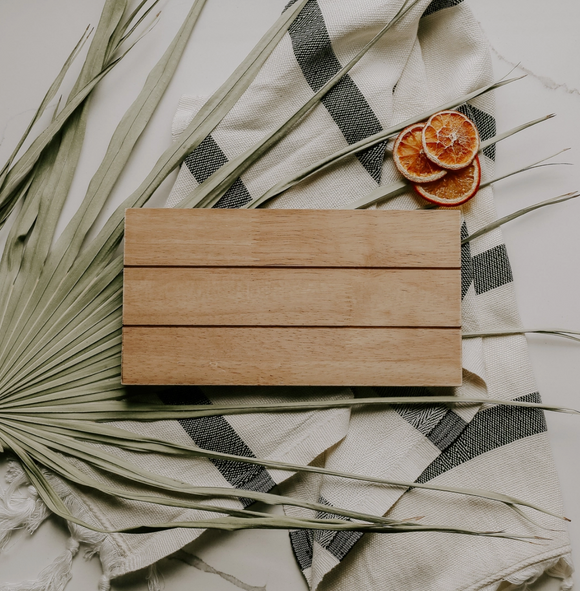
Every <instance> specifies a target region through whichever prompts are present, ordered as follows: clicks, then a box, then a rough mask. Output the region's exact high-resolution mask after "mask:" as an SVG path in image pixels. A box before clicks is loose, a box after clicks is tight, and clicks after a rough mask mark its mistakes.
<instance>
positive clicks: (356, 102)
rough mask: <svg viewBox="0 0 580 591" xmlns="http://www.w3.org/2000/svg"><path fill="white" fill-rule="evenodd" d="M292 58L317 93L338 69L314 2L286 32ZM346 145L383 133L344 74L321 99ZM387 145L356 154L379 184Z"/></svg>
mask: <svg viewBox="0 0 580 591" xmlns="http://www.w3.org/2000/svg"><path fill="white" fill-rule="evenodd" d="M288 33H289V34H290V39H291V40H292V47H293V49H294V55H295V57H296V60H297V62H298V64H299V65H300V68H301V70H302V73H303V75H304V78H305V79H306V81H307V82H308V85H309V86H310V88H312V90H313V91H314V92H317V91H318V90H320V88H322V87H323V86H324V84H325V83H326V82H328V80H330V79H331V78H332V77H333V76H334V75H335V74H336V73H337V72H339V71H340V69H341V64H340V62H339V61H338V58H337V57H336V54H335V53H334V50H333V49H332V44H331V40H330V36H329V34H328V30H327V29H326V24H325V22H324V17H323V15H322V11H321V10H320V7H319V5H318V2H317V1H316V0H310V1H309V2H307V3H306V5H305V6H304V8H303V9H302V11H301V12H300V14H299V15H298V17H297V18H296V19H295V20H294V22H293V23H292V24H291V25H290V28H289V29H288ZM321 102H322V104H323V105H324V106H325V107H326V110H327V111H328V112H329V114H330V116H331V117H332V118H333V120H334V122H335V123H336V125H337V126H338V128H339V129H340V131H341V132H342V134H343V136H344V138H345V139H346V141H347V142H348V143H349V144H354V143H356V142H358V141H360V140H362V139H364V138H366V137H368V136H369V135H373V134H375V133H378V132H380V131H382V126H381V124H380V122H379V120H378V118H377V116H376V115H375V113H374V112H373V110H372V109H371V107H370V106H369V104H368V103H367V101H366V99H365V97H364V96H363V94H362V93H361V91H360V90H359V88H358V87H357V86H356V84H355V83H354V82H353V80H352V78H351V77H350V76H349V75H348V74H346V75H345V76H343V78H342V79H341V80H340V82H338V84H337V85H336V86H335V87H334V88H332V89H331V90H330V91H329V92H328V93H327V94H326V95H325V96H324V97H323V98H322V100H321ZM385 147H386V142H383V143H381V144H378V145H376V146H373V147H372V148H369V149H368V150H366V151H364V152H361V153H359V154H358V155H357V157H358V159H359V161H360V163H361V164H362V165H363V166H364V167H365V169H366V170H367V172H368V173H369V174H370V175H371V177H372V178H373V179H374V180H375V181H376V182H377V183H379V182H380V180H381V172H382V167H383V159H384V154H385Z"/></svg>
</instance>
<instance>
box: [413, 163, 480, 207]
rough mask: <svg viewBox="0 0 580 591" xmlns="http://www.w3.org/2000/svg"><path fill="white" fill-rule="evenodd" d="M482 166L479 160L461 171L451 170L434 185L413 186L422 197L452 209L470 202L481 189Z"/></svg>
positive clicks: (433, 183)
mask: <svg viewBox="0 0 580 591" xmlns="http://www.w3.org/2000/svg"><path fill="white" fill-rule="evenodd" d="M480 181H481V166H480V165H479V158H478V157H477V156H476V157H475V160H474V161H473V162H472V163H471V164H470V165H469V166H466V167H465V168H462V169H461V170H450V171H449V172H448V173H447V174H446V175H445V176H444V177H443V178H442V179H439V180H437V181H433V182H432V183H421V184H418V185H413V187H414V188H415V191H417V193H419V195H421V197H423V198H425V199H427V201H431V203H436V204H437V205H442V206H443V207H452V206H454V205H461V204H462V203H465V202H466V201H469V199H471V198H472V197H473V196H474V195H475V194H476V193H477V189H479V183H480Z"/></svg>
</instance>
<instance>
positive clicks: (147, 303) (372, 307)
mask: <svg viewBox="0 0 580 591" xmlns="http://www.w3.org/2000/svg"><path fill="white" fill-rule="evenodd" d="M460 293H461V276H460V272H459V271H458V270H446V269H358V268H357V269H353V268H349V269H308V268H304V269H295V268H294V269H280V268H263V269H260V268H251V267H250V268H229V269H226V268H215V269H207V268H183V267H181V268H146V267H142V268H126V269H125V281H124V316H123V322H124V324H126V325H165V326H187V325H190V326H195V325H208V326H214V325H217V326H268V325H270V326H409V327H411V326H418V327H421V326H424V327H427V326H435V327H436V326H450V327H451V326H455V327H459V326H460V325H461V316H460V306H459V304H460V301H459V299H460Z"/></svg>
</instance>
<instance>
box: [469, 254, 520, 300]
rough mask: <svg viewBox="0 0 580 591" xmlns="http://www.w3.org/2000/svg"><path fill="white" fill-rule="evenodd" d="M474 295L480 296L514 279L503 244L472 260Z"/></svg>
mask: <svg viewBox="0 0 580 591" xmlns="http://www.w3.org/2000/svg"><path fill="white" fill-rule="evenodd" d="M472 265H473V283H474V287H475V293H476V294H477V295H480V294H482V293H486V292H488V291H491V290H492V289H495V288H497V287H501V286H502V285H505V284H506V283H511V282H512V281H513V280H514V278H513V275H512V269H511V266H510V262H509V259H508V255H507V249H506V247H505V244H500V245H499V246H494V247H493V248H490V249H489V250H486V251H485V252H482V253H480V254H477V255H475V256H474V257H473V258H472Z"/></svg>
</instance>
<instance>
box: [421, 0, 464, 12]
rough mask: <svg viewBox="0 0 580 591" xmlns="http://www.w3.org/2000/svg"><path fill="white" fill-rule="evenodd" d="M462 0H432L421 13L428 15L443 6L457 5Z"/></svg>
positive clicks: (441, 8)
mask: <svg viewBox="0 0 580 591" xmlns="http://www.w3.org/2000/svg"><path fill="white" fill-rule="evenodd" d="M462 2H463V0H433V2H431V4H429V6H427V9H426V10H425V12H424V13H423V16H429V15H430V14H433V13H434V12H438V11H439V10H443V9H444V8H451V7H452V6H457V5H458V4H461V3H462Z"/></svg>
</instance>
